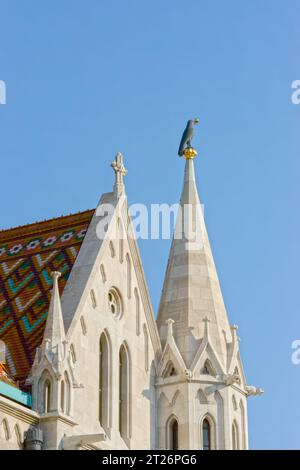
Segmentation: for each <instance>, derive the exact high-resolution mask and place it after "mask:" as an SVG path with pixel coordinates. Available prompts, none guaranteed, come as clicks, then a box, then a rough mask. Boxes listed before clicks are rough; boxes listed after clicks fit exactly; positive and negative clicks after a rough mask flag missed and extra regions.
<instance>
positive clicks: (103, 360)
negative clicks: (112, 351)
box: [99, 333, 110, 428]
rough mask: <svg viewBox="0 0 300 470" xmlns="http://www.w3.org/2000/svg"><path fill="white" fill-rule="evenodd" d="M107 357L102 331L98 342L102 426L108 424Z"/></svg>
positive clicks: (100, 419)
mask: <svg viewBox="0 0 300 470" xmlns="http://www.w3.org/2000/svg"><path fill="white" fill-rule="evenodd" d="M109 359H110V358H109V343H108V338H107V336H106V334H105V333H102V335H101V337H100V343H99V421H100V424H101V426H103V427H104V428H108V426H109V419H108V416H109V415H108V410H109V393H110V390H109V388H110V387H109V380H110V373H109V372H110V371H109V367H110V362H109Z"/></svg>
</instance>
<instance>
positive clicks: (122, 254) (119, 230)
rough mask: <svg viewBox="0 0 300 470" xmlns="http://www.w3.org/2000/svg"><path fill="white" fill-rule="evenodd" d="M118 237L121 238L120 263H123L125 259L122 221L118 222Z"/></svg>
mask: <svg viewBox="0 0 300 470" xmlns="http://www.w3.org/2000/svg"><path fill="white" fill-rule="evenodd" d="M118 236H119V261H120V263H123V259H124V230H123V225H122V222H121V220H120V219H119V220H118Z"/></svg>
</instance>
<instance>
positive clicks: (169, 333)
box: [166, 318, 175, 336]
mask: <svg viewBox="0 0 300 470" xmlns="http://www.w3.org/2000/svg"><path fill="white" fill-rule="evenodd" d="M174 323H175V322H174V320H172V318H168V320H166V324H167V325H168V335H170V336H172V335H173V324H174Z"/></svg>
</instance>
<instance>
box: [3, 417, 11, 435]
mask: <svg viewBox="0 0 300 470" xmlns="http://www.w3.org/2000/svg"><path fill="white" fill-rule="evenodd" d="M2 428H3V433H4V438H5V440H6V441H8V440H9V438H10V430H9V426H8V422H7V420H6V419H5V418H4V419H3V421H2Z"/></svg>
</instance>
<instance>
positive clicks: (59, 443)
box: [0, 154, 261, 449]
mask: <svg viewBox="0 0 300 470" xmlns="http://www.w3.org/2000/svg"><path fill="white" fill-rule="evenodd" d="M112 166H113V169H114V171H115V174H116V183H115V186H114V190H113V192H111V193H107V194H104V195H103V196H102V197H101V199H100V201H99V204H98V207H97V209H96V211H95V214H94V216H93V218H92V220H91V223H90V225H89V229H88V232H87V234H86V236H85V238H84V241H83V243H82V246H81V248H80V251H79V254H78V256H77V258H76V261H75V264H74V266H73V268H72V271H71V275H70V277H69V279H68V281H67V284H66V287H65V289H64V292H63V295H62V298H61V299H60V296H59V290H58V286H59V273H57V272H54V273H53V280H54V287H53V291H52V300H51V304H50V310H49V314H48V318H47V323H46V328H45V332H44V338H43V343H42V344H41V346H40V347H39V348H38V349H37V350H36V357H35V361H34V364H33V366H32V370H31V373H30V376H29V377H28V379H27V385H30V386H31V389H32V400H33V405H32V409H29V408H28V407H25V406H22V405H20V404H18V403H16V402H13V401H12V400H9V399H8V398H5V397H2V396H1V397H0V448H1V449H8V448H16V449H17V448H24V447H26V446H27V448H29V446H30V445H32V441H33V440H34V438H33V437H32V435H31V434H30V433H27V438H26V439H25V445H24V436H26V433H25V432H26V431H28V430H29V429H30V430H32V429H40V430H41V431H42V436H43V443H42V447H43V449H177V448H179V449H202V448H203V447H204V448H210V449H247V448H248V426H247V403H246V398H247V396H248V395H250V394H252V395H253V394H259V393H261V390H260V389H256V388H255V387H248V386H247V384H246V379H245V376H244V372H243V367H242V363H241V359H240V354H239V340H238V337H237V327H236V326H230V325H229V323H228V318H227V313H226V310H225V306H224V302H223V299H222V294H221V289H220V285H219V281H218V276H217V272H216V268H215V265H214V262H213V257H212V253H211V250H210V246H209V241H208V236H207V232H206V229H205V224H204V219H203V215H202V212H201V209H200V202H199V197H198V193H197V189H196V184H195V178H194V167H193V160H192V159H190V160H186V169H185V179H184V186H183V192H182V197H181V205H182V206H184V205H185V204H190V205H191V206H192V208H193V211H192V213H193V215H192V217H191V219H190V221H189V224H190V227H189V229H191V228H193V229H194V228H195V227H197V230H198V229H199V230H200V233H201V240H202V242H203V243H200V245H199V247H198V248H196V249H195V248H194V247H193V246H192V247H191V242H192V245H193V240H192V241H191V240H188V242H189V243H186V242H187V240H186V239H185V238H184V237H180V239H179V240H177V239H175V240H173V243H172V247H171V251H170V256H169V261H168V268H167V272H166V278H165V283H164V289H163V292H162V299H161V303H160V309H159V314H158V319H157V322H156V321H155V317H154V314H153V310H152V306H151V301H150V298H149V293H148V289H147V285H146V281H145V276H144V273H143V268H142V263H141V259H140V255H139V250H138V246H137V242H136V240H135V237H134V234H133V231H132V227H131V223H130V222H131V219H130V216H129V214H128V208H127V199H126V194H125V188H124V184H123V176H124V175H125V174H126V170H125V168H124V166H123V162H122V156H121V155H120V154H118V155H117V157H116V160H115V162H114V163H113V165H112ZM108 206H109V207H110V208H113V210H112V211H107V210H103V207H104V208H105V207H106V209H107V208H108ZM107 212H108V215H107ZM105 217H106V224H107V227H108V229H107V231H106V234H105V237H104V238H103V239H101V237H100V238H99V230H100V228H99V227H100V225H101V223H102V222H103V220H104V218H105ZM178 223H179V222H178V221H177V225H178ZM24 433H25V434H24ZM40 435H41V433H40ZM34 445H37V447H38V438H36V442H35V444H34Z"/></svg>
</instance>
